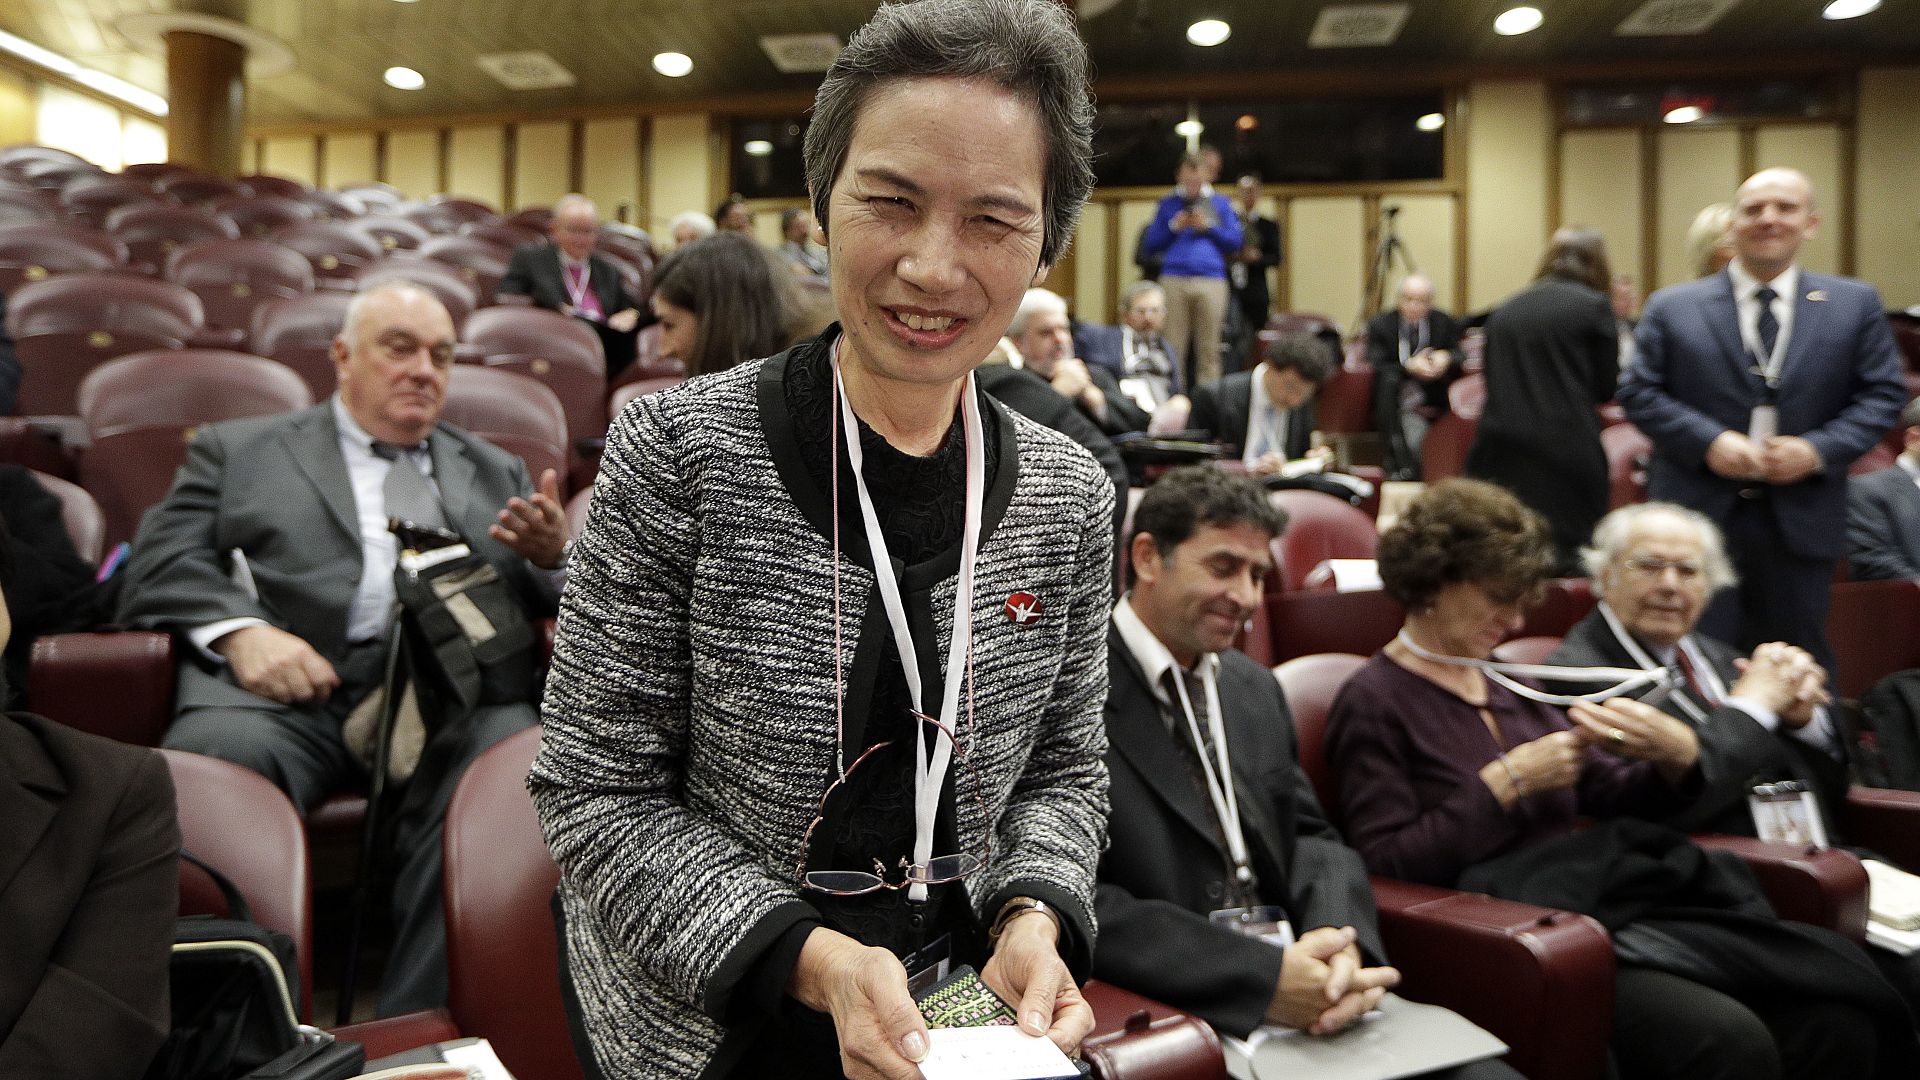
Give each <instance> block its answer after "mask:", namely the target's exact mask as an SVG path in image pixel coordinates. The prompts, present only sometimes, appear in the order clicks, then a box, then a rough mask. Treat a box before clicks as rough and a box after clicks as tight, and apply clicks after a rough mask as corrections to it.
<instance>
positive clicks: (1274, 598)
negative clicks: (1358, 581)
mask: <svg viewBox="0 0 1920 1080" xmlns="http://www.w3.org/2000/svg"><path fill="white" fill-rule="evenodd" d="M1266 617H1267V626H1268V630H1269V635H1270V640H1271V642H1272V649H1273V658H1274V659H1275V660H1291V659H1292V658H1294V657H1296V656H1308V655H1311V654H1313V653H1321V652H1342V653H1357V654H1359V655H1361V656H1371V655H1372V654H1373V653H1374V652H1375V651H1376V650H1378V649H1380V648H1381V647H1382V646H1384V645H1386V643H1387V642H1389V641H1392V640H1393V635H1394V634H1396V633H1398V632H1399V630H1400V624H1401V622H1402V621H1403V620H1404V619H1405V618H1406V611H1405V609H1404V608H1402V607H1401V606H1400V602H1399V601H1397V600H1395V599H1393V598H1392V597H1390V596H1388V595H1387V594H1386V593H1384V592H1382V591H1380V590H1378V589H1372V590H1368V591H1365V592H1345V593H1343V592H1332V591H1329V590H1325V589H1307V590H1303V591H1300V592H1270V593H1268V594H1267V598H1266Z"/></svg>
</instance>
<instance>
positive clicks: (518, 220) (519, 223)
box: [506, 206, 553, 236]
mask: <svg viewBox="0 0 1920 1080" xmlns="http://www.w3.org/2000/svg"><path fill="white" fill-rule="evenodd" d="M506 224H508V225H513V226H516V227H518V228H522V229H531V230H533V231H534V232H536V233H539V234H540V235H541V236H545V235H547V226H549V225H551V224H553V208H552V207H550V206H529V207H527V208H526V209H524V210H516V211H514V212H513V214H512V215H511V216H509V217H508V218H507V220H506Z"/></svg>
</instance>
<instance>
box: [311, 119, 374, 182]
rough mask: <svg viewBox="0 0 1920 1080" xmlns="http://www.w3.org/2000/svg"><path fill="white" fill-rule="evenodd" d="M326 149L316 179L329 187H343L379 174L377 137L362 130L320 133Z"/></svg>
mask: <svg viewBox="0 0 1920 1080" xmlns="http://www.w3.org/2000/svg"><path fill="white" fill-rule="evenodd" d="M324 142H325V144H326V149H325V152H324V155H323V156H324V161H323V163H322V168H321V170H320V182H321V183H322V184H325V185H326V186H327V187H330V188H338V187H344V186H345V185H347V184H354V183H358V182H360V181H362V180H375V179H378V178H379V176H380V154H379V145H378V143H379V140H378V138H377V137H376V136H374V135H371V134H368V133H366V132H361V131H354V132H344V133H342V134H339V135H328V136H325V137H324Z"/></svg>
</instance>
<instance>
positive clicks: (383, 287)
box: [340, 278, 452, 348]
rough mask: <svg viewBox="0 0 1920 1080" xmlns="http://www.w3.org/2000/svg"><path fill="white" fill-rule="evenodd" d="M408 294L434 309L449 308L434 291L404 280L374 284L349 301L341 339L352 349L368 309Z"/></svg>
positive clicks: (390, 280) (341, 329)
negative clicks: (393, 297) (375, 302)
mask: <svg viewBox="0 0 1920 1080" xmlns="http://www.w3.org/2000/svg"><path fill="white" fill-rule="evenodd" d="M408 294H412V295H416V296H420V297H422V298H424V299H426V300H429V301H431V302H432V303H433V306H434V307H437V308H439V309H440V310H442V311H445V310H446V308H447V306H446V305H445V304H443V303H441V302H440V298H439V297H438V296H436V295H434V293H433V290H431V289H428V288H427V287H426V286H424V285H418V284H415V283H414V282H411V281H407V280H405V279H404V278H402V279H398V280H396V279H394V278H388V279H386V280H385V281H381V282H378V283H376V284H374V285H373V286H372V287H371V288H367V289H362V290H361V291H359V292H357V293H354V294H353V299H351V300H349V301H347V315H346V318H344V319H341V320H340V338H341V339H342V340H343V341H345V342H346V343H347V346H348V347H349V348H351V347H352V346H353V343H354V334H355V333H356V332H357V331H358V330H359V329H360V324H361V323H362V322H363V321H365V319H366V317H367V309H368V308H370V307H372V306H373V302H374V300H375V299H379V298H385V297H388V296H404V295H408ZM448 321H449V322H451V321H452V316H451V315H449V316H448Z"/></svg>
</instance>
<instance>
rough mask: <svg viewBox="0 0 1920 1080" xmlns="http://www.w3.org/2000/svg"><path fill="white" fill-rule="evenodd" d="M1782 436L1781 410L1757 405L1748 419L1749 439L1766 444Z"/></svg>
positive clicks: (1770, 406)
mask: <svg viewBox="0 0 1920 1080" xmlns="http://www.w3.org/2000/svg"><path fill="white" fill-rule="evenodd" d="M1778 434H1780V410H1779V409H1777V408H1775V407H1774V406H1772V405H1755V406H1754V407H1753V413H1752V415H1750V416H1749V417H1748V418H1747V438H1749V439H1752V440H1753V441H1754V442H1766V441H1767V440H1768V439H1771V438H1773V437H1774V436H1775V435H1778Z"/></svg>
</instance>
